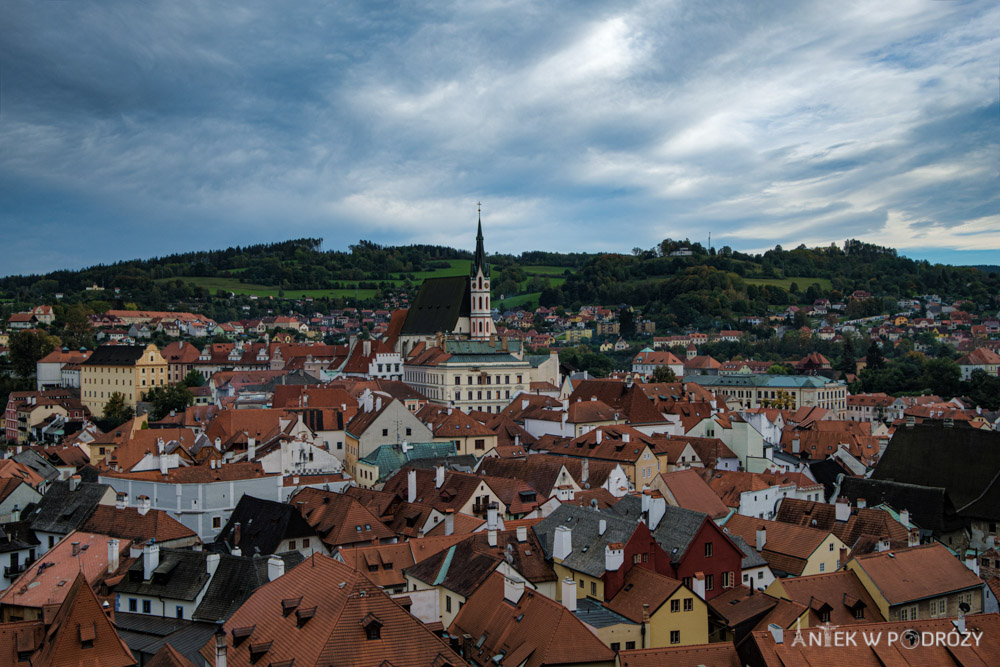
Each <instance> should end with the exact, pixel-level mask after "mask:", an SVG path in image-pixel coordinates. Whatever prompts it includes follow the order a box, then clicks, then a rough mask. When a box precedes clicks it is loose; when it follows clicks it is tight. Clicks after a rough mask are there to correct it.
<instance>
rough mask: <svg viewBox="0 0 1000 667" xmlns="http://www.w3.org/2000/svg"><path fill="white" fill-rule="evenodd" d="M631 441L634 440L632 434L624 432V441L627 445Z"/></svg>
mask: <svg viewBox="0 0 1000 667" xmlns="http://www.w3.org/2000/svg"><path fill="white" fill-rule="evenodd" d="M631 441H632V436H631V435H629V434H628V433H622V442H624V443H625V444H626V445H627V444H628V443H629V442H631Z"/></svg>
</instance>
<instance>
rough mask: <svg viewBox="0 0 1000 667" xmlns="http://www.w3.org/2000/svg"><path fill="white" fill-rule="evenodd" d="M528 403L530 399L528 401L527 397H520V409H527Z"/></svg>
mask: <svg viewBox="0 0 1000 667" xmlns="http://www.w3.org/2000/svg"><path fill="white" fill-rule="evenodd" d="M530 403H531V401H529V400H528V399H526V398H522V399H521V410H522V411H524V410H527V409H528V405H530Z"/></svg>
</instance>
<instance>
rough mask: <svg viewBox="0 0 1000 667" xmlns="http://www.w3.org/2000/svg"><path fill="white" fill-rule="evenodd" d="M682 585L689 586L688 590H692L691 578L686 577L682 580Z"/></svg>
mask: <svg viewBox="0 0 1000 667" xmlns="http://www.w3.org/2000/svg"><path fill="white" fill-rule="evenodd" d="M681 583H682V584H684V585H685V586H687V587H688V588H691V577H684V578H683V579H681Z"/></svg>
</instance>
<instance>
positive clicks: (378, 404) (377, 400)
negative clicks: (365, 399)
mask: <svg viewBox="0 0 1000 667" xmlns="http://www.w3.org/2000/svg"><path fill="white" fill-rule="evenodd" d="M381 409H382V397H381V396H377V397H376V398H375V412H378V411H379V410H381Z"/></svg>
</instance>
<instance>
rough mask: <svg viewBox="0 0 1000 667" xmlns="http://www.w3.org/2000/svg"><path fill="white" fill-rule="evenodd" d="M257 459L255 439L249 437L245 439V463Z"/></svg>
mask: <svg viewBox="0 0 1000 667" xmlns="http://www.w3.org/2000/svg"><path fill="white" fill-rule="evenodd" d="M256 457H257V438H255V437H253V436H250V437H249V438H247V461H253V460H254V459H255V458H256Z"/></svg>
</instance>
